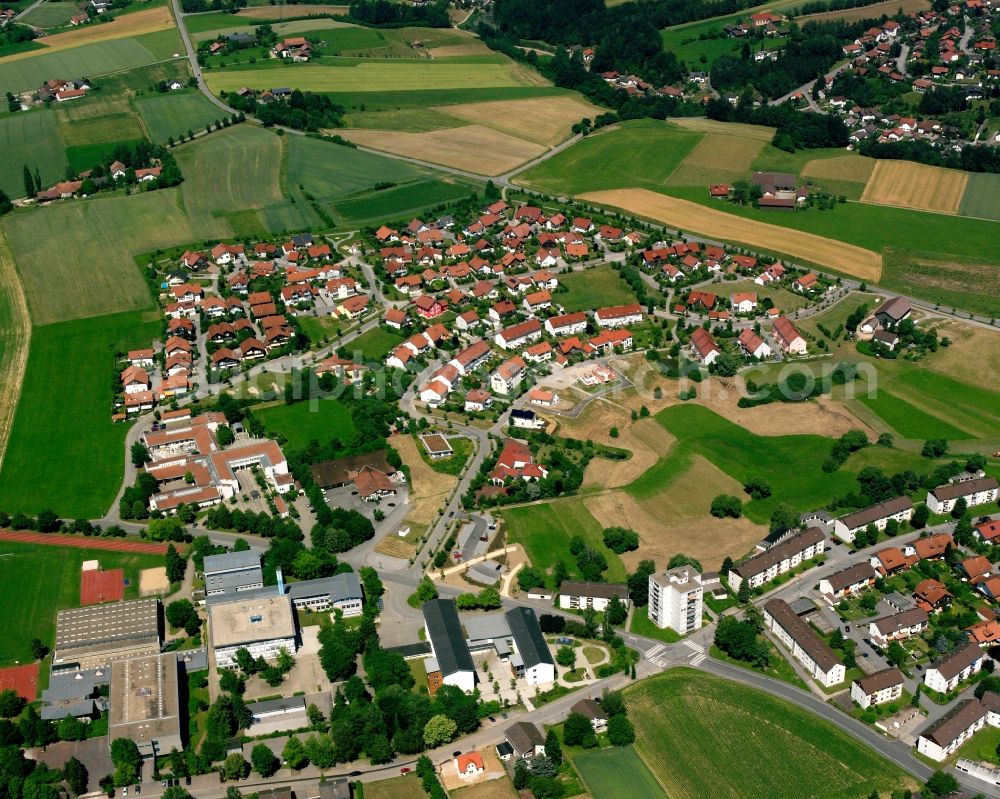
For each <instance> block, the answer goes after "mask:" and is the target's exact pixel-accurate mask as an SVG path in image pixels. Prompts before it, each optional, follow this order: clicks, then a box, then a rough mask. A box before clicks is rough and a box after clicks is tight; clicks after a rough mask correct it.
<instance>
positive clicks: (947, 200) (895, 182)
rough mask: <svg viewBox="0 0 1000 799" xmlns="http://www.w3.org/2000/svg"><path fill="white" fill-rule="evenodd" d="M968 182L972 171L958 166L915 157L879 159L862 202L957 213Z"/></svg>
mask: <svg viewBox="0 0 1000 799" xmlns="http://www.w3.org/2000/svg"><path fill="white" fill-rule="evenodd" d="M968 182H969V174H968V172H959V171H958V170H956V169H942V168H941V167H938V166H927V165H926V164H916V163H913V162H912V161H879V162H878V163H877V164H876V165H875V169H874V171H873V172H872V176H871V177H870V178H869V179H868V185H866V186H865V191H864V193H863V194H862V195H861V202H863V203H875V204H876V205H896V206H899V207H900V208H913V209H915V210H917V211H937V212H938V213H942V214H957V213H958V207H959V205H960V204H961V202H962V198H963V197H964V196H965V188H966V186H967V185H968Z"/></svg>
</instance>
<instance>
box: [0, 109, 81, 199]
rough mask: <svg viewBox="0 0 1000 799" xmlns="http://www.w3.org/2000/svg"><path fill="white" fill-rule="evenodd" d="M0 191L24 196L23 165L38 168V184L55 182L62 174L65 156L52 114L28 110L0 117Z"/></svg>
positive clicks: (50, 112) (15, 195) (11, 195)
mask: <svg viewBox="0 0 1000 799" xmlns="http://www.w3.org/2000/svg"><path fill="white" fill-rule="evenodd" d="M0 148H2V149H3V151H4V153H5V156H4V157H3V158H2V159H0V190H2V191H4V192H6V193H7V195H8V196H10V197H23V196H24V179H23V176H24V166H25V165H27V167H28V168H29V169H31V170H32V171H34V170H35V169H38V173H39V176H40V177H41V179H42V183H43V184H44V185H46V186H48V185H50V184H52V183H55V182H56V181H57V180H60V179H61V178H62V177H63V174H64V173H65V172H66V163H67V162H66V154H65V150H64V149H63V148H64V145H63V140H62V137H61V136H60V135H59V126H58V125H57V124H56V115H55V113H54V112H52V111H49V110H45V111H31V112H19V113H17V114H10V115H8V116H0Z"/></svg>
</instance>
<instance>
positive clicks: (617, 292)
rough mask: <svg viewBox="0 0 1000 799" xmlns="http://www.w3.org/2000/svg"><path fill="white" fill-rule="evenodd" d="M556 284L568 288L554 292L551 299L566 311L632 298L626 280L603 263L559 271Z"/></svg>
mask: <svg viewBox="0 0 1000 799" xmlns="http://www.w3.org/2000/svg"><path fill="white" fill-rule="evenodd" d="M559 285H560V287H563V286H565V287H566V288H567V289H569V291H567V292H562V291H560V292H557V293H556V294H554V295H552V300H553V301H554V302H556V303H558V304H559V305H562V306H563V307H564V308H565V309H566V312H567V313H573V312H574V311H583V310H594V309H596V308H603V307H607V306H611V305H626V304H628V303H632V302H635V293H634V292H633V291H632V289H631V288H630V287H629V285H628V283H626V282H625V281H624V280H622V278H621V276H620V275H619V274H618V273H617V272H616V271H615V270H614V269H612V268H611V267H610V266H606V265H605V266H598V267H595V268H594V269H588V270H586V271H585V272H576V273H569V274H566V275H560V276H559Z"/></svg>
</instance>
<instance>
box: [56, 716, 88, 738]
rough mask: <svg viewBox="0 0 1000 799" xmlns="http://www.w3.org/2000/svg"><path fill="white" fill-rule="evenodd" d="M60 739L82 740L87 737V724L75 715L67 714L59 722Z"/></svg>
mask: <svg viewBox="0 0 1000 799" xmlns="http://www.w3.org/2000/svg"><path fill="white" fill-rule="evenodd" d="M58 733H59V740H60V741H82V740H84V739H85V738H86V737H87V725H86V724H84V723H83V722H82V721H80V719H78V718H75V717H73V716H66V718H64V719H63V720H62V721H60V722H59V728H58Z"/></svg>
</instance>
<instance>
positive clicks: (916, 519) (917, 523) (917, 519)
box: [910, 503, 931, 530]
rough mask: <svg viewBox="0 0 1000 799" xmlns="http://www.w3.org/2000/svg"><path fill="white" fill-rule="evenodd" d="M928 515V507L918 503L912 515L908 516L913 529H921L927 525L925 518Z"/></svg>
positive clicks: (929, 512)
mask: <svg viewBox="0 0 1000 799" xmlns="http://www.w3.org/2000/svg"><path fill="white" fill-rule="evenodd" d="M930 516H931V511H930V509H929V508H928V507H927V506H926V505H925V504H923V503H920V504H919V505H917V507H915V508H914V509H913V516H912V517H911V518H910V526H911V527H912V528H913V529H914V530H922V529H923V528H925V527H926V526H927V520H928V519H929V518H930Z"/></svg>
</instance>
